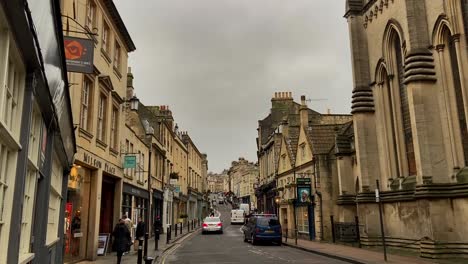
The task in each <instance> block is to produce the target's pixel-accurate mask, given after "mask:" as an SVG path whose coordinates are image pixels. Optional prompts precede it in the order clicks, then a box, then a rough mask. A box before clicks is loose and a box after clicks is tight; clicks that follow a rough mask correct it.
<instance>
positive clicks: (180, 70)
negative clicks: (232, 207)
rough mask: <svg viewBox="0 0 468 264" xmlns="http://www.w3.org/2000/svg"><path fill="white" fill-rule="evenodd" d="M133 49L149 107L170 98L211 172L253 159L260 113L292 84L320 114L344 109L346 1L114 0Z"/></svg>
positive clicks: (347, 94) (348, 78)
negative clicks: (242, 159) (278, 92)
mask: <svg viewBox="0 0 468 264" xmlns="http://www.w3.org/2000/svg"><path fill="white" fill-rule="evenodd" d="M114 2H115V3H116V6H117V8H118V9H119V12H120V14H121V16H122V18H123V20H124V22H125V24H126V26H127V28H128V30H129V32H130V35H131V36H132V38H133V40H134V42H135V45H136V47H137V50H136V51H135V52H133V53H131V55H130V61H129V66H131V67H132V71H133V73H134V75H135V80H134V85H135V90H136V93H137V96H138V97H139V98H140V100H141V101H142V102H143V103H144V104H146V105H169V106H170V109H171V110H172V112H173V115H174V118H175V120H176V122H177V123H178V124H179V127H180V129H181V130H183V131H184V130H187V131H188V132H189V134H190V136H191V137H192V139H193V140H194V142H195V144H196V145H197V147H198V148H199V150H200V151H201V152H206V153H207V154H208V161H209V170H210V171H215V172H220V171H221V170H222V169H224V168H229V166H230V164H231V161H232V160H237V159H238V158H239V157H245V158H247V159H249V160H250V161H254V162H255V161H256V160H257V157H256V143H255V138H256V136H257V130H256V129H257V125H258V120H259V119H263V118H264V117H265V116H266V115H268V113H269V110H270V106H271V102H270V100H271V97H272V96H273V94H274V92H277V91H283V92H286V91H290V92H292V93H293V96H294V98H295V100H296V101H299V98H300V96H301V95H306V96H307V97H308V98H311V99H320V98H326V99H327V101H312V102H310V103H309V107H310V108H312V109H314V110H317V111H319V112H326V109H327V108H330V109H331V111H332V113H349V112H350V106H351V99H350V98H351V91H352V75H351V74H352V73H351V62H350V52H349V37H348V31H347V23H346V20H345V19H344V18H343V14H344V6H345V1H344V0H290V1H285V0H138V1H129V0H114Z"/></svg>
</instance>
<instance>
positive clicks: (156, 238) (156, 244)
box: [154, 227, 159, 251]
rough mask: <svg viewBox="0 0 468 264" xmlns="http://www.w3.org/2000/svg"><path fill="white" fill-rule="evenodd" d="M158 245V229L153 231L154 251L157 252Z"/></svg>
mask: <svg viewBox="0 0 468 264" xmlns="http://www.w3.org/2000/svg"><path fill="white" fill-rule="evenodd" d="M158 243H159V227H158V228H156V229H155V230H154V250H155V251H156V250H158Z"/></svg>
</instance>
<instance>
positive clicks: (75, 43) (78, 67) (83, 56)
mask: <svg viewBox="0 0 468 264" xmlns="http://www.w3.org/2000/svg"><path fill="white" fill-rule="evenodd" d="M63 42H64V45H65V58H66V60H67V70H68V71H69V72H79V73H93V57H94V41H93V40H91V39H84V38H75V37H63Z"/></svg>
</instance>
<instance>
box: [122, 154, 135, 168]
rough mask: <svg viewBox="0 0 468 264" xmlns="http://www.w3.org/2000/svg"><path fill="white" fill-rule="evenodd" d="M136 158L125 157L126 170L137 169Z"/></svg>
mask: <svg viewBox="0 0 468 264" xmlns="http://www.w3.org/2000/svg"><path fill="white" fill-rule="evenodd" d="M136 163H137V162H136V156H134V155H132V156H125V157H124V166H123V167H124V169H135V168H136Z"/></svg>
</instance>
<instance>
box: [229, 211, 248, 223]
mask: <svg viewBox="0 0 468 264" xmlns="http://www.w3.org/2000/svg"><path fill="white" fill-rule="evenodd" d="M244 221H245V212H244V210H231V225H232V224H244Z"/></svg>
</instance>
